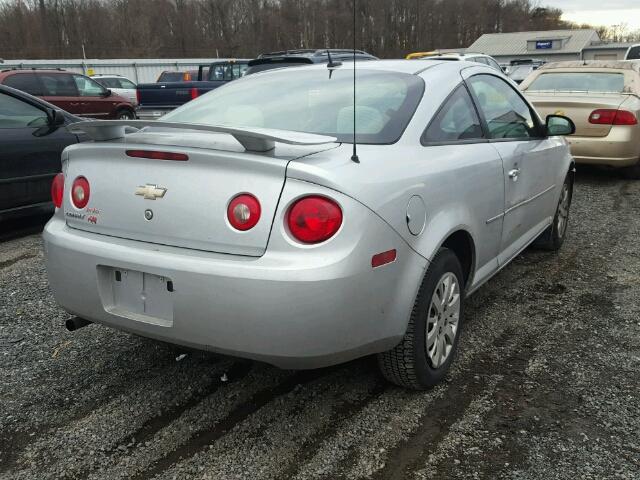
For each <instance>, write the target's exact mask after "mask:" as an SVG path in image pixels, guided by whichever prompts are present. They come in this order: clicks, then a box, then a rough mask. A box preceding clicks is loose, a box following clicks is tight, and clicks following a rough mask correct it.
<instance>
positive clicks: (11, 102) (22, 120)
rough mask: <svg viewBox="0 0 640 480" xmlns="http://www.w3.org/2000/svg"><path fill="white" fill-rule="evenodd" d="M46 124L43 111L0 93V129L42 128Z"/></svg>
mask: <svg viewBox="0 0 640 480" xmlns="http://www.w3.org/2000/svg"><path fill="white" fill-rule="evenodd" d="M47 123H48V118H47V114H46V113H45V112H44V110H40V109H39V108H36V107H34V106H33V105H31V104H29V103H27V102H24V101H22V100H20V99H18V98H15V97H12V96H11V95H7V94H5V93H0V128H28V127H33V128H36V127H43V126H45V125H46V124H47Z"/></svg>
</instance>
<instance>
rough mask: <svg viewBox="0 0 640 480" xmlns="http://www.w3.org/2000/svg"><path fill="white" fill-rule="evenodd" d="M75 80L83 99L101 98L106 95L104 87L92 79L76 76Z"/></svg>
mask: <svg viewBox="0 0 640 480" xmlns="http://www.w3.org/2000/svg"><path fill="white" fill-rule="evenodd" d="M73 79H74V80H75V82H76V87H77V88H78V92H79V93H80V96H81V97H99V96H101V95H103V94H104V87H103V86H102V85H100V84H99V83H98V82H95V81H93V80H91V79H90V78H87V77H83V76H82V75H74V76H73Z"/></svg>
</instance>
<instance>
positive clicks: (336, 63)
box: [327, 48, 342, 68]
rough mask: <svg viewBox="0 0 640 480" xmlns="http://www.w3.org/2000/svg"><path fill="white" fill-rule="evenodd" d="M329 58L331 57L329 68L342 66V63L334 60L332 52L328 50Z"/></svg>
mask: <svg viewBox="0 0 640 480" xmlns="http://www.w3.org/2000/svg"><path fill="white" fill-rule="evenodd" d="M327 56H328V57H329V63H327V68H335V67H339V66H340V65H342V62H334V61H333V58H331V52H330V51H329V49H328V48H327Z"/></svg>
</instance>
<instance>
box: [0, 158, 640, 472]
mask: <svg viewBox="0 0 640 480" xmlns="http://www.w3.org/2000/svg"><path fill="white" fill-rule="evenodd" d="M0 227H1V226H0ZM639 238H640V182H633V181H626V180H621V179H619V178H618V177H617V176H615V175H613V174H608V173H606V172H600V171H595V170H586V171H581V172H579V178H578V182H577V185H576V192H575V197H574V204H573V209H572V221H571V226H570V231H569V238H568V240H567V243H565V246H564V248H563V250H562V251H561V252H560V254H553V253H549V252H540V251H535V250H528V251H526V252H525V253H524V254H522V255H521V256H520V257H519V258H517V259H516V260H515V261H514V262H513V263H512V264H511V265H509V266H508V267H507V268H505V269H504V270H503V271H502V272H501V273H500V274H499V275H498V276H496V277H495V278H494V279H492V280H491V281H490V282H489V283H488V284H487V285H485V286H484V287H483V288H482V289H481V290H480V291H479V292H477V293H476V294H475V295H473V296H472V297H471V299H470V300H469V303H468V307H467V324H466V329H465V331H464V335H463V337H462V340H461V344H460V352H459V355H458V358H457V360H456V362H455V364H454V367H453V368H452V371H451V373H450V375H449V377H448V378H447V381H446V382H444V383H443V384H441V385H440V386H438V387H436V388H435V389H433V390H431V391H429V392H422V393H416V392H409V391H404V390H402V389H399V388H396V387H393V386H390V385H388V384H386V383H385V382H383V381H382V379H381V378H380V377H379V375H378V373H377V371H376V368H375V363H374V362H373V361H372V359H370V358H368V359H362V360H358V361H355V362H351V363H349V364H346V365H340V366H338V367H333V368H329V369H322V370H316V371H306V372H291V371H283V370H278V369H276V368H273V367H270V366H267V365H263V364H259V363H253V362H245V361H240V360H237V359H229V358H222V357H218V356H214V355H211V354H207V353H202V352H194V351H183V350H181V349H180V348H179V347H173V346H168V345H164V344H160V343H157V342H154V341H151V340H146V339H143V338H138V337H134V336H130V335H127V334H124V333H120V332H117V331H114V330H110V329H108V328H105V327H102V326H97V325H92V326H89V327H87V328H84V329H81V330H79V331H78V332H75V333H69V332H67V331H66V330H65V329H64V328H63V323H64V320H65V319H66V318H67V317H68V315H67V314H66V313H65V312H64V311H62V310H61V309H60V308H58V307H57V306H56V304H55V302H54V300H53V298H52V296H51V294H50V293H49V289H48V284H47V278H46V274H45V271H44V267H43V261H42V251H41V240H40V237H39V235H28V236H23V237H21V238H13V239H8V240H6V241H5V242H4V243H0V359H1V361H0V376H1V379H2V380H1V383H0V406H1V408H0V478H2V479H38V480H41V479H48V478H61V479H73V478H76V479H117V478H133V479H135V480H144V479H150V478H157V479H165V480H170V479H191V478H193V479H202V480H205V479H225V480H229V479H286V478H295V479H359V478H372V479H438V478H461V479H480V478H492V479H573V478H580V479H618V478H619V479H639V478H640V395H639V392H640V388H639V387H640V288H639V287H640V242H639V241H638V239H639ZM182 354H186V356H184V357H182V356H181V355H182ZM177 358H179V359H180V360H177Z"/></svg>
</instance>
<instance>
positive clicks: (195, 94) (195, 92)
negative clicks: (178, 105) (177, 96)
mask: <svg viewBox="0 0 640 480" xmlns="http://www.w3.org/2000/svg"><path fill="white" fill-rule="evenodd" d="M190 94H191V100H193V99H194V98H198V95H200V94H199V93H198V89H197V88H192V89H191V90H190Z"/></svg>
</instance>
